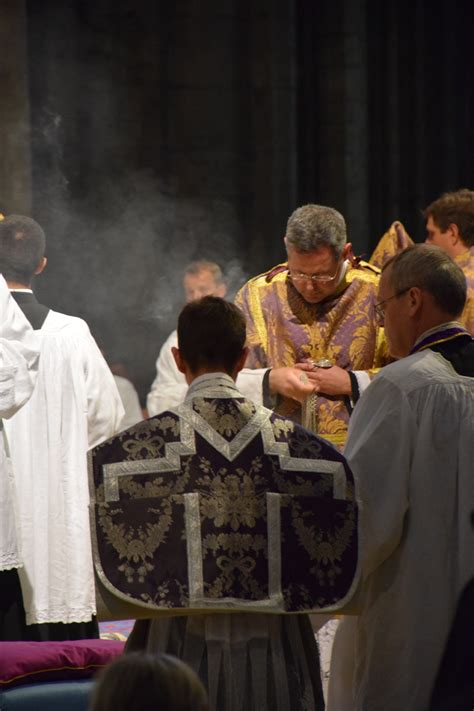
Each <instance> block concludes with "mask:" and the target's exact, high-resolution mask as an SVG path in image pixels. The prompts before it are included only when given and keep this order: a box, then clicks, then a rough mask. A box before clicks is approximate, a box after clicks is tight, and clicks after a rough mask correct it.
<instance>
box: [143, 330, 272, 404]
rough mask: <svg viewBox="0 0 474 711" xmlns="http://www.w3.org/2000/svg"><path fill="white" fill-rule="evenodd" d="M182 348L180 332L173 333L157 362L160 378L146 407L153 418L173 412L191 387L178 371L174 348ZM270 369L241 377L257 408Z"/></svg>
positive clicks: (247, 371) (244, 390)
mask: <svg viewBox="0 0 474 711" xmlns="http://www.w3.org/2000/svg"><path fill="white" fill-rule="evenodd" d="M177 347H178V333H177V331H173V332H172V333H170V335H169V336H168V338H167V339H166V341H165V342H164V343H163V345H162V347H161V350H160V354H159V356H158V358H157V361H156V377H155V379H154V381H153V383H152V385H151V389H150V392H149V393H148V395H147V399H146V406H147V410H148V414H149V415H150V417H154V415H158V414H159V413H160V412H164V411H165V410H172V409H173V408H174V407H177V406H178V405H181V403H182V402H184V398H185V397H186V393H187V392H188V385H187V383H186V380H185V377H184V375H183V374H182V373H180V371H179V370H178V366H177V365H176V362H175V360H174V358H173V353H172V352H171V349H172V348H177ZM267 370H268V368H244V369H243V370H241V371H240V373H239V374H238V376H237V387H238V388H239V390H240V392H241V393H242V395H244V396H245V397H246V398H248V399H249V400H252V402H254V403H255V404H256V405H262V404H263V395H262V385H263V376H264V374H265V372H266V371H267Z"/></svg>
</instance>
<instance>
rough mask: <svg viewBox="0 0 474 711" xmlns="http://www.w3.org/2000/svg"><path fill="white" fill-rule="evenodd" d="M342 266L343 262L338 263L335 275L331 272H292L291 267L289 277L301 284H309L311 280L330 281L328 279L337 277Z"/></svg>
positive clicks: (332, 279)
mask: <svg viewBox="0 0 474 711" xmlns="http://www.w3.org/2000/svg"><path fill="white" fill-rule="evenodd" d="M340 268H341V262H339V264H338V265H337V269H336V273H335V274H334V276H330V275H329V274H305V273H304V272H292V271H291V270H290V269H288V277H289V278H290V279H291V281H294V282H296V283H298V282H299V283H300V284H308V283H309V282H310V281H311V282H313V283H314V282H318V281H322V282H328V281H334V279H336V278H337V275H338V274H339V270H340Z"/></svg>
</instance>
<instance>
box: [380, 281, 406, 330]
mask: <svg viewBox="0 0 474 711" xmlns="http://www.w3.org/2000/svg"><path fill="white" fill-rule="evenodd" d="M410 289H411V286H407V288H406V289H402V290H401V291H397V293H396V294H393V296H389V297H388V299H384V300H383V301H379V303H378V304H375V307H374V308H375V314H376V316H377V318H378V320H379V321H380V322H382V323H383V320H384V318H385V306H384V304H386V303H387V302H388V301H391V300H392V299H398V297H399V296H403V294H406V293H407V291H409V290H410Z"/></svg>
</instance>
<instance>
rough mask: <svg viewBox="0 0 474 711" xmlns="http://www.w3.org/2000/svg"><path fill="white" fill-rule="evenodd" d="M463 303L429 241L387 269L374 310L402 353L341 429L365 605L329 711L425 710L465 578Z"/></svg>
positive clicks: (468, 413)
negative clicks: (356, 515) (357, 507)
mask: <svg viewBox="0 0 474 711" xmlns="http://www.w3.org/2000/svg"><path fill="white" fill-rule="evenodd" d="M465 300H466V279H465V276H464V274H463V272H462V270H461V268H460V267H459V266H458V265H457V264H455V263H454V262H453V261H452V259H451V258H450V257H449V256H448V255H447V254H445V253H444V252H443V251H442V250H441V249H439V248H438V247H432V246H428V245H416V246H414V247H412V248H409V249H407V250H406V251H404V252H402V253H401V254H400V255H398V256H397V257H395V258H394V259H392V260H391V261H390V262H388V263H387V265H385V266H384V268H383V271H382V277H381V281H380V289H379V301H378V303H377V306H376V310H377V313H378V315H379V317H380V318H381V319H383V323H384V325H385V333H386V337H387V341H388V345H389V349H390V353H391V355H392V356H394V357H396V358H398V359H399V360H398V361H397V362H395V363H392V364H391V365H388V366H387V367H386V368H383V369H382V371H381V372H380V373H379V374H378V375H377V377H376V378H374V380H373V382H372V383H371V385H370V387H368V388H367V390H366V392H364V394H363V395H362V397H361V399H360V401H359V402H358V403H357V406H356V408H355V411H354V414H353V417H352V419H351V424H350V427H349V439H348V441H347V445H346V448H345V455H346V457H347V460H348V462H349V465H350V467H351V469H352V471H353V473H354V478H355V485H356V492H357V499H358V501H360V502H361V512H362V513H361V530H360V535H361V541H362V544H361V557H362V577H361V586H360V590H359V598H358V606H359V610H360V612H359V615H358V617H356V618H350V617H346V618H345V619H344V620H343V622H342V623H341V625H340V627H339V629H338V632H337V633H336V638H335V642H334V648H333V656H332V660H333V662H332V666H331V678H330V684H329V703H328V711H348V710H349V709H350V711H366V710H367V709H384V711H400V709H403V710H404V711H420V709H427V708H428V706H429V700H430V694H431V690H432V688H433V684H434V680H435V676H436V672H437V669H438V667H439V664H440V662H441V658H442V654H443V648H444V645H445V644H446V642H447V639H448V634H449V629H450V626H451V623H452V621H453V617H454V611H455V608H456V603H457V600H458V598H459V595H460V594H461V591H462V590H463V588H464V587H465V585H466V583H467V582H468V581H469V580H470V578H471V577H472V576H473V574H474V545H473V537H472V529H471V517H472V510H473V502H474V477H473V462H474V377H473V376H474V340H473V338H472V336H471V335H470V333H469V332H468V331H467V330H466V329H465V328H464V327H463V326H462V325H461V324H460V323H459V321H458V319H459V316H460V315H461V313H462V311H463V308H464V304H465ZM448 707H449V708H451V706H450V705H449V704H446V705H444V706H443V707H442V708H443V709H446V708H448ZM456 708H457V707H456ZM463 708H464V707H463Z"/></svg>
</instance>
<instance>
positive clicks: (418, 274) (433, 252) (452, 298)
mask: <svg viewBox="0 0 474 711" xmlns="http://www.w3.org/2000/svg"><path fill="white" fill-rule="evenodd" d="M388 268H390V273H389V280H390V284H391V286H392V287H393V289H394V291H395V293H399V292H401V291H403V290H404V289H407V290H408V289H409V288H410V287H412V286H418V287H419V288H420V289H424V290H425V291H427V292H428V293H429V294H431V296H432V297H433V298H434V300H435V301H436V303H437V304H438V306H439V307H440V308H441V309H442V310H443V311H444V312H445V313H446V314H448V315H449V316H453V317H457V316H459V315H460V313H461V311H462V310H463V308H464V304H465V303H466V294H467V286H466V277H465V276H464V272H463V270H462V269H461V267H459V266H458V265H457V264H456V262H453V260H452V259H451V257H449V256H448V255H447V254H446V253H445V252H443V250H442V249H440V248H439V247H435V246H433V245H428V244H416V245H414V246H413V247H408V249H405V250H404V251H403V252H400V254H397V256H396V257H392V259H389V261H388V262H386V264H384V266H383V269H382V272H385V271H386V270H387V269H388Z"/></svg>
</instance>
